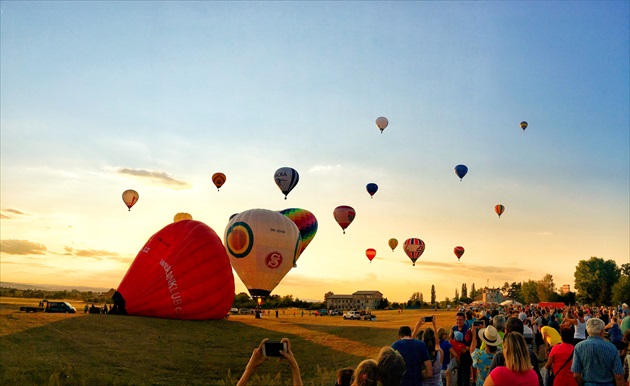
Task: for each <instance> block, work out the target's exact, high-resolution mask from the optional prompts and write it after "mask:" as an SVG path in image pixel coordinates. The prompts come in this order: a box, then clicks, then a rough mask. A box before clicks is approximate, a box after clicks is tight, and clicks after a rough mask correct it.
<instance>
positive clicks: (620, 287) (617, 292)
mask: <svg viewBox="0 0 630 386" xmlns="http://www.w3.org/2000/svg"><path fill="white" fill-rule="evenodd" d="M622 303H630V276H625V275H624V276H622V277H620V278H619V281H618V282H617V283H616V284H615V285H614V286H613V287H612V304H622Z"/></svg>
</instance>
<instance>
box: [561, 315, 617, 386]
mask: <svg viewBox="0 0 630 386" xmlns="http://www.w3.org/2000/svg"><path fill="white" fill-rule="evenodd" d="M586 332H588V335H589V336H588V338H586V340H584V341H582V342H580V343H578V344H577V345H576V346H575V349H574V351H573V363H572V365H571V371H572V372H573V377H574V378H575V380H576V382H577V384H578V385H580V386H581V385H590V384H601V385H614V384H615V383H616V384H617V386H623V383H624V380H623V378H624V371H623V367H622V366H621V360H620V359H619V354H618V353H617V348H616V347H615V346H614V345H613V344H612V343H610V342H607V341H605V340H604V322H603V321H602V320H601V319H598V318H591V319H589V320H588V321H587V322H586Z"/></svg>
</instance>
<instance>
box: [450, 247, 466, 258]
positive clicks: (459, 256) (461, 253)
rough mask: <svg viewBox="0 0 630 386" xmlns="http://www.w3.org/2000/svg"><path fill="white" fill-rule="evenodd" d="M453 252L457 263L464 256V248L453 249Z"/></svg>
mask: <svg viewBox="0 0 630 386" xmlns="http://www.w3.org/2000/svg"><path fill="white" fill-rule="evenodd" d="M453 252H454V253H455V256H457V261H459V259H460V258H461V257H462V255H463V254H464V247H455V249H453Z"/></svg>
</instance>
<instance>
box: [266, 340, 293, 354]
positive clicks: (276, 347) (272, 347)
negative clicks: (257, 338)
mask: <svg viewBox="0 0 630 386" xmlns="http://www.w3.org/2000/svg"><path fill="white" fill-rule="evenodd" d="M287 349H288V347H287V343H286V342H280V341H271V340H268V341H266V342H265V344H264V345H263V348H262V355H263V356H264V357H280V356H282V354H280V351H284V352H286V351H287Z"/></svg>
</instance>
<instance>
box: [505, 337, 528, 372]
mask: <svg viewBox="0 0 630 386" xmlns="http://www.w3.org/2000/svg"><path fill="white" fill-rule="evenodd" d="M503 356H504V357H505V367H507V368H508V369H509V370H511V371H514V372H523V371H527V370H531V369H532V368H533V367H532V364H531V361H530V359H529V350H528V349H527V343H525V338H524V337H523V335H521V334H519V333H518V332H510V333H508V334H505V337H504V338H503Z"/></svg>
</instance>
